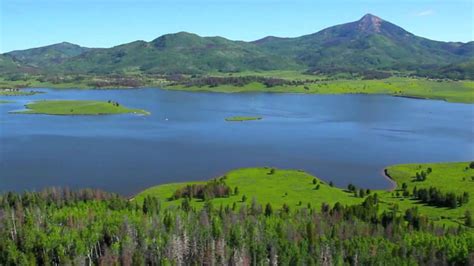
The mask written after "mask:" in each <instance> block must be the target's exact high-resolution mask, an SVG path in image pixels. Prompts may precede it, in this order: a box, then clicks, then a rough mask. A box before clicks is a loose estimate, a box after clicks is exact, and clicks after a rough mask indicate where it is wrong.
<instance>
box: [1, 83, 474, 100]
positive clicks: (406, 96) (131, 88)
mask: <svg viewBox="0 0 474 266" xmlns="http://www.w3.org/2000/svg"><path fill="white" fill-rule="evenodd" d="M45 88H46V87H45ZM216 88H218V87H216ZM27 89H38V87H24V88H20V90H27ZM46 89H55V90H103V91H107V90H110V91H113V90H137V89H160V90H166V91H184V92H195V93H202V92H204V93H225V94H234V93H278V94H308V95H382V96H391V97H398V98H406V99H412V100H431V101H443V102H447V103H462V104H474V101H450V100H448V99H446V98H441V97H437V96H433V97H432V98H431V97H426V96H425V97H424V96H416V95H413V96H411V95H400V94H395V93H366V92H346V93H338V92H335V93H318V92H304V91H290V90H289V91H271V90H248V91H247V90H246V91H216V90H212V89H208V88H203V89H199V90H193V89H186V88H179V87H166V86H163V87H151V86H139V87H103V88H96V87H85V88H79V87H78V88H73V87H47V88H46ZM36 93H44V92H41V91H38V92H35V94H36ZM31 95H34V94H24V95H0V96H31Z"/></svg>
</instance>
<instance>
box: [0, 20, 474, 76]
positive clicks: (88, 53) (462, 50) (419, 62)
mask: <svg viewBox="0 0 474 266" xmlns="http://www.w3.org/2000/svg"><path fill="white" fill-rule="evenodd" d="M473 48H474V42H467V43H462V42H442V41H433V40H430V39H427V38H423V37H419V36H416V35H414V34H412V33H410V32H408V31H406V30H405V29H403V28H401V27H399V26H397V25H395V24H392V23H390V22H388V21H386V20H383V19H381V18H380V17H377V16H375V15H372V14H366V15H364V16H363V17H362V18H360V19H359V20H357V21H353V22H349V23H344V24H339V25H335V26H332V27H328V28H325V29H322V30H320V31H318V32H315V33H311V34H307V35H302V36H299V37H288V38H287V37H275V36H266V37H264V38H261V39H258V40H255V41H251V42H246V41H234V40H229V39H227V38H224V37H220V36H212V37H202V36H199V35H197V34H194V33H189V32H184V31H182V32H177V33H171V34H164V35H162V36H159V37H157V38H155V39H153V40H151V41H149V42H147V41H134V42H130V43H125V44H121V45H117V46H114V47H111V48H86V47H81V46H79V45H75V44H71V43H67V42H63V43H59V44H53V45H49V46H44V47H38V48H32V49H27V50H17V51H12V52H8V53H5V54H3V56H4V57H11V58H12V59H13V60H14V61H15V62H18V63H20V64H23V65H25V66H28V67H33V68H36V69H37V70H38V71H39V72H46V73H101V74H106V73H127V72H130V71H135V72H136V71H139V72H144V73H164V74H170V73H182V74H188V73H189V74H191V73H208V72H214V71H219V72H239V71H247V70H248V71H255V70H258V71H260V70H289V69H291V70H304V71H310V72H338V71H351V72H357V71H367V70H377V71H391V70H394V71H413V70H418V69H426V68H443V67H447V66H450V65H456V64H459V63H462V62H466V61H469V60H472V59H473V58H474V52H473V50H474V49H473ZM0 64H1V61H0ZM467 65H471V64H467ZM1 70H2V68H1V66H0V71H1Z"/></svg>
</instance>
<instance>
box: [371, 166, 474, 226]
mask: <svg viewBox="0 0 474 266" xmlns="http://www.w3.org/2000/svg"><path fill="white" fill-rule="evenodd" d="M428 168H431V169H432V172H431V173H430V174H429V175H428V177H427V178H426V180H425V181H416V179H415V178H414V176H415V174H416V172H420V171H421V170H423V171H425V172H426V171H427V169H428ZM387 172H388V174H389V175H390V177H391V178H392V179H393V180H394V181H395V182H397V184H398V186H397V190H398V192H399V194H400V195H401V190H400V188H401V185H402V184H403V183H406V184H407V186H408V188H407V190H408V191H410V193H411V192H412V191H413V188H414V187H415V186H416V187H417V188H418V189H419V188H429V187H431V186H433V187H436V188H439V189H440V190H441V191H443V192H455V193H457V194H459V193H463V192H468V193H469V195H470V197H471V198H470V200H469V202H468V203H467V204H465V205H463V206H461V207H458V208H454V209H452V208H447V207H435V206H429V205H426V204H422V203H419V202H418V201H416V200H414V199H412V198H411V197H402V196H398V197H397V196H396V192H397V190H395V191H393V192H387V191H381V192H380V195H381V196H382V199H383V201H384V205H386V206H387V207H390V206H393V204H397V205H398V206H399V208H400V211H404V210H405V209H408V208H411V207H413V206H417V207H418V208H419V209H420V211H421V212H422V213H423V214H425V215H427V216H428V217H430V218H431V219H432V220H437V221H440V222H442V223H446V224H458V223H461V222H462V220H463V216H464V212H465V211H466V210H471V211H474V199H473V197H474V169H471V168H469V162H457V163H432V164H403V165H395V166H390V167H388V168H387ZM394 194H395V195H394Z"/></svg>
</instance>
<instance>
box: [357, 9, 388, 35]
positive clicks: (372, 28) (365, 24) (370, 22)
mask: <svg viewBox="0 0 474 266" xmlns="http://www.w3.org/2000/svg"><path fill="white" fill-rule="evenodd" d="M357 22H358V28H359V30H360V31H363V32H371V33H373V32H380V26H381V25H382V22H383V19H381V18H379V17H377V16H374V15H372V14H370V13H368V14H366V15H364V16H363V17H362V18H361V19H360V20H359V21H357Z"/></svg>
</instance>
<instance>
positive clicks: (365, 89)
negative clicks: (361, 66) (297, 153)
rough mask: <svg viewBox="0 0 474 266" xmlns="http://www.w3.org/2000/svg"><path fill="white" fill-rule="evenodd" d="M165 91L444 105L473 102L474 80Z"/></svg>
mask: <svg viewBox="0 0 474 266" xmlns="http://www.w3.org/2000/svg"><path fill="white" fill-rule="evenodd" d="M287 75H288V74H287ZM268 77H273V76H268ZM277 77H278V76H277ZM297 77H298V76H297ZM299 78H301V77H298V78H295V80H298V79H299ZM313 78H314V77H313ZM166 89H170V90H186V91H210V92H225V93H236V92H277V93H283V92H292V93H313V94H387V95H393V96H401V97H414V98H423V99H436V100H445V101H448V102H461V103H474V81H435V80H427V79H420V78H400V77H392V78H388V79H383V80H362V79H354V80H329V81H318V82H310V83H305V84H304V85H298V86H294V85H284V86H274V87H266V86H265V85H264V84H262V83H258V82H253V83H249V84H246V85H244V86H233V85H222V86H217V87H210V86H202V87H197V86H194V87H185V86H169V87H166Z"/></svg>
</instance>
